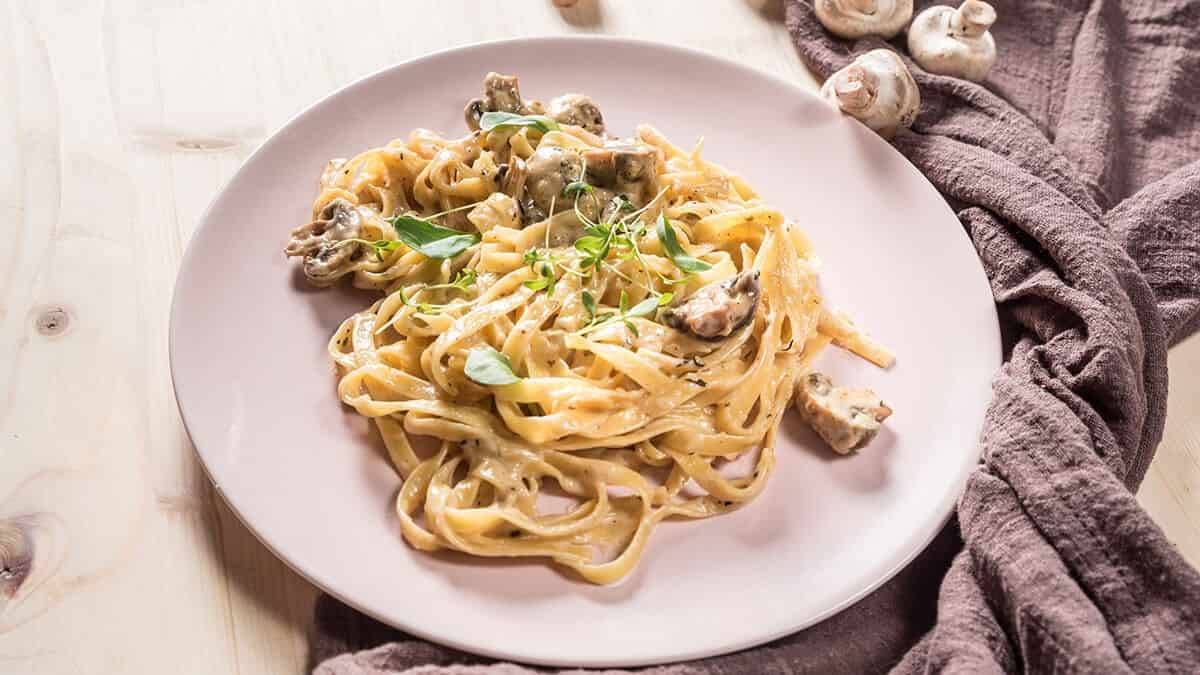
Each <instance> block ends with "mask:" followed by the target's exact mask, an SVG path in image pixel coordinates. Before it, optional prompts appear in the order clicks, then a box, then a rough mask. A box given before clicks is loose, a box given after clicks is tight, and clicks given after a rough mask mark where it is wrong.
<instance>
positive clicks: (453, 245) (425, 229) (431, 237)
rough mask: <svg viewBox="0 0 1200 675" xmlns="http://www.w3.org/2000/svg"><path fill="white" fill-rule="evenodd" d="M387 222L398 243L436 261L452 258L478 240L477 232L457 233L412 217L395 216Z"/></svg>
mask: <svg viewBox="0 0 1200 675" xmlns="http://www.w3.org/2000/svg"><path fill="white" fill-rule="evenodd" d="M389 222H390V223H391V224H392V227H394V228H395V229H396V236H397V237H399V238H400V241H403V242H404V243H405V244H408V246H409V248H411V249H413V250H414V251H418V252H420V253H421V254H422V255H424V256H425V257H426V258H434V259H436V260H444V259H446V258H453V257H454V256H456V255H458V254H460V253H462V252H463V251H465V250H467V249H468V248H471V247H472V246H474V245H475V244H478V243H479V240H480V236H479V233H478V232H459V231H458V230H452V229H450V228H448V227H442V226H441V225H435V224H433V223H431V222H429V221H428V220H422V219H420V218H414V217H413V216H396V217H394V218H391V219H390V220H389Z"/></svg>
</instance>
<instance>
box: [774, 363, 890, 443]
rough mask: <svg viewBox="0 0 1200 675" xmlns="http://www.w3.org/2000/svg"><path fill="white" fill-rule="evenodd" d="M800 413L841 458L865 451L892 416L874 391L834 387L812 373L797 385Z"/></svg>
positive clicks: (822, 377)
mask: <svg viewBox="0 0 1200 675" xmlns="http://www.w3.org/2000/svg"><path fill="white" fill-rule="evenodd" d="M796 410H798V411H800V417H801V418H803V419H804V421H805V422H806V423H807V424H808V425H809V426H810V427H812V429H813V431H816V432H817V435H819V436H820V437H821V438H822V439H824V440H825V442H826V443H828V444H829V447H831V448H833V449H834V450H836V451H837V452H838V453H840V454H843V455H844V454H847V453H849V452H851V451H852V450H858V449H860V448H863V447H864V446H866V445H867V444H868V443H870V442H871V439H873V438H875V435H876V434H878V433H879V426H880V423H881V422H883V421H884V420H886V419H887V418H888V417H889V416H890V415H891V414H892V409H891V408H889V407H888V406H887V405H886V404H884V402H883V401H881V400H879V397H878V396H877V395H876V394H875V392H873V391H871V390H870V389H845V388H843V387H836V386H834V384H833V382H832V381H831V380H830V379H829V377H828V376H826V375H824V374H822V373H815V372H814V373H809V374H808V375H805V376H804V377H802V378H800V381H799V382H797V383H796Z"/></svg>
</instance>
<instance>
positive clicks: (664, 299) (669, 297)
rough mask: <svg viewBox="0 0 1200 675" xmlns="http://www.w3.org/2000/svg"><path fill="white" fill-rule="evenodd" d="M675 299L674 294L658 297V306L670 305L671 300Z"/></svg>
mask: <svg viewBox="0 0 1200 675" xmlns="http://www.w3.org/2000/svg"><path fill="white" fill-rule="evenodd" d="M674 298H675V294H674V293H663V294H662V295H660V296H658V306H659V307H664V306H666V305H667V304H669V303H670V302H671V300H673V299H674Z"/></svg>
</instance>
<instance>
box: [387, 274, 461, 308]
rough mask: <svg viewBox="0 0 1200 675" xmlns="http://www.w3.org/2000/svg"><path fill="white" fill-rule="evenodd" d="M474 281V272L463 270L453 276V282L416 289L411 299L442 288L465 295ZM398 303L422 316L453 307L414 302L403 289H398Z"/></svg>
mask: <svg viewBox="0 0 1200 675" xmlns="http://www.w3.org/2000/svg"><path fill="white" fill-rule="evenodd" d="M475 279H476V276H475V270H470V269H464V270H461V271H460V272H459V273H458V274H457V275H455V277H454V280H453V281H450V282H448V283H444V284H434V285H432V286H422V287H421V288H418V289H417V290H416V291H414V292H413V297H416V295H417V293H421V292H424V291H436V290H438V289H442V288H445V289H453V290H457V291H461V292H463V293H466V292H467V290H468V289H470V287H471V286H472V285H473V284H474V283H475ZM400 302H402V303H404V304H405V305H406V306H408V307H412V308H413V309H415V310H417V311H418V312H420V313H422V314H437V313H438V312H441V311H442V310H444V309H446V308H447V307H451V306H453V305H452V304H444V305H435V304H431V303H428V302H416V301H415V300H413V299H412V298H410V297H409V296H408V295H407V294H406V293H405V292H404V289H403V288H401V289H400Z"/></svg>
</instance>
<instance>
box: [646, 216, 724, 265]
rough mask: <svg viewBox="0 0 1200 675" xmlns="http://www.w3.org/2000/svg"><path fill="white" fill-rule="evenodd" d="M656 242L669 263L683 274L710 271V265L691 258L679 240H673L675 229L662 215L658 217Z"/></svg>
mask: <svg viewBox="0 0 1200 675" xmlns="http://www.w3.org/2000/svg"><path fill="white" fill-rule="evenodd" d="M658 241H659V242H661V243H662V247H663V250H665V251H666V252H667V256H669V257H670V258H671V262H673V263H675V266H676V267H678V268H679V269H681V270H683V271H684V272H687V273H688V274H694V273H696V272H703V271H705V270H708V269H712V265H710V264H708V263H706V262H704V261H703V260H698V259H696V258H693V257H692V256H690V255H688V254H687V252H686V251H684V250H683V247H682V246H680V245H679V240H678V239H676V238H675V228H674V227H671V222H670V221H668V220H667V217H666V216H664V215H659V216H658Z"/></svg>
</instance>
